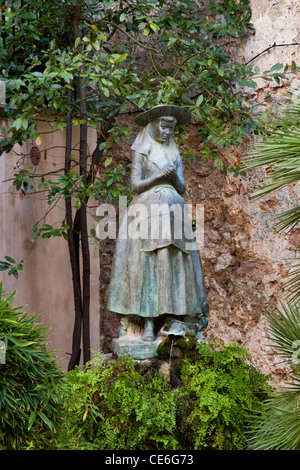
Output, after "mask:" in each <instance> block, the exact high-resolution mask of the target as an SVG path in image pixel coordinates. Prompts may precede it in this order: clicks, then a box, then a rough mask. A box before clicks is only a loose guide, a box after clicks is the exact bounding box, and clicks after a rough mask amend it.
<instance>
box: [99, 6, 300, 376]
mask: <svg viewBox="0 0 300 470" xmlns="http://www.w3.org/2000/svg"><path fill="white" fill-rule="evenodd" d="M251 5H252V12H253V17H252V21H253V23H254V26H255V28H256V34H255V36H252V37H250V38H248V39H247V41H246V42H245V44H244V45H243V47H241V49H240V51H238V54H239V57H240V60H245V61H248V60H250V59H252V58H253V57H254V56H255V55H256V54H258V53H259V52H261V51H263V50H264V49H266V48H267V47H269V46H271V45H272V44H274V42H276V43H277V44H288V43H295V42H298V41H299V31H298V25H299V16H300V9H299V4H298V2H297V1H294V0H285V1H270V0H265V1H259V0H252V2H251ZM292 60H295V62H296V63H297V65H299V64H300V48H299V47H297V46H290V47H276V48H272V49H271V50H270V51H269V52H267V53H265V54H263V55H261V56H260V57H259V58H258V59H256V60H255V65H258V66H259V67H260V68H261V70H262V71H263V70H266V69H268V68H270V67H271V66H272V65H274V64H275V63H277V62H283V63H284V64H285V63H291V61H292ZM295 78H297V77H294V76H292V77H291V80H290V81H289V82H286V83H281V84H280V85H275V84H269V82H265V81H263V80H259V82H258V83H259V87H258V90H256V91H254V92H253V91H251V90H250V91H249V92H251V93H252V94H255V95H256V98H258V100H261V99H263V97H264V96H265V94H266V93H267V92H268V93H269V94H270V96H271V97H272V98H273V102H274V103H275V104H276V103H277V102H279V101H280V99H281V97H282V93H283V92H284V90H285V89H286V87H287V86H289V85H290V84H291V83H293V80H295ZM246 92H247V93H248V91H246ZM249 97H250V98H251V96H250V95H249ZM251 144H252V143H251V140H250V139H249V141H248V142H246V143H245V144H244V145H243V146H242V147H239V148H236V147H233V148H231V149H229V150H228V151H227V152H226V153H224V155H223V159H224V160H225V161H226V162H227V163H228V166H232V165H234V164H235V163H236V162H238V161H240V159H241V158H242V156H243V155H244V154H245V153H246V152H247V151H248V150H249V148H250V147H251ZM190 145H191V148H192V150H193V153H194V155H195V159H194V160H192V162H191V163H185V165H184V170H185V178H186V183H187V192H186V199H187V202H190V203H193V204H203V205H204V217H205V236H204V245H203V247H202V248H201V251H200V253H201V258H202V262H203V269H204V274H205V283H206V288H207V295H208V301H209V304H210V308H211V313H210V318H209V325H208V327H207V329H206V330H205V336H206V338H207V339H208V340H209V341H211V340H217V341H219V342H220V343H221V344H225V343H229V342H233V341H235V342H237V343H238V344H240V345H244V346H245V348H246V349H247V350H248V352H249V353H250V355H251V357H252V359H253V363H254V365H256V366H257V367H259V368H260V369H261V370H262V371H263V372H264V373H266V374H269V373H271V374H272V375H274V376H275V377H276V378H277V380H278V381H279V382H281V381H282V380H285V379H286V377H287V375H286V370H285V367H284V365H283V364H282V363H280V362H279V359H276V358H275V357H273V356H270V355H267V353H268V352H270V346H269V344H270V341H269V339H268V331H267V323H266V318H265V312H266V311H267V310H269V309H272V308H274V307H275V306H276V305H279V303H280V301H282V300H284V298H285V291H284V282H283V276H285V275H286V274H287V272H288V262H287V261H286V259H287V258H289V257H291V251H290V249H291V248H292V249H293V248H299V246H300V237H299V232H295V233H294V234H293V235H291V236H290V237H286V236H284V235H282V234H279V233H277V232H276V231H275V230H274V228H273V222H272V218H273V216H274V215H275V214H277V213H279V212H281V211H283V210H286V209H288V208H290V207H292V206H293V205H295V204H296V203H297V199H298V191H297V187H296V186H293V187H290V188H287V189H284V190H280V191H277V192H276V194H272V195H269V196H265V197H264V198H262V199H259V200H252V199H251V197H250V195H251V192H252V190H253V189H255V188H257V187H258V186H259V184H260V182H261V181H262V179H263V178H264V177H265V170H258V171H255V172H251V174H247V176H246V177H240V176H239V177H234V176H233V174H232V173H229V174H228V175H227V176H225V175H224V174H223V173H221V172H220V171H219V170H217V169H216V167H215V165H214V163H213V162H209V161H203V160H202V159H201V145H202V142H201V140H200V138H198V137H196V129H193V128H191V138H190ZM125 151H126V149H124V152H125ZM127 152H128V149H127ZM113 250H114V243H113V242H111V241H107V242H105V243H102V244H101V247H100V272H101V274H100V284H101V285H100V304H101V347H102V349H103V351H104V352H110V351H111V339H112V338H113V337H117V336H118V320H117V318H116V316H115V315H114V314H112V313H110V312H108V311H107V309H106V303H107V288H108V285H109V280H110V269H111V261H112V256H113Z"/></svg>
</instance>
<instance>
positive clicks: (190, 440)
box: [180, 342, 270, 450]
mask: <svg viewBox="0 0 300 470" xmlns="http://www.w3.org/2000/svg"><path fill="white" fill-rule="evenodd" d="M197 353H198V358H197V359H196V360H193V361H192V362H190V361H186V362H185V363H184V365H183V368H182V371H181V380H182V392H181V394H182V398H183V400H182V404H181V410H180V413H181V422H180V431H181V435H182V439H183V441H184V443H185V444H186V446H185V447H184V448H190V449H197V450H201V449H218V450H238V449H240V450H241V449H243V448H244V447H245V443H246V438H245V431H246V429H247V426H248V425H249V419H250V411H252V412H254V411H256V412H259V411H261V409H262V400H263V399H264V398H266V397H267V395H268V393H269V392H270V388H269V386H268V384H267V378H266V377H265V376H264V375H263V374H262V373H261V372H259V371H258V370H257V369H256V368H254V367H253V366H252V365H251V360H250V357H249V355H248V353H247V352H246V351H245V349H244V348H242V347H239V346H238V345H236V344H234V343H233V344H228V345H225V346H224V347H223V348H221V347H220V346H219V345H218V344H217V343H211V344H210V345H208V344H207V343H206V342H201V344H199V345H198V346H197Z"/></svg>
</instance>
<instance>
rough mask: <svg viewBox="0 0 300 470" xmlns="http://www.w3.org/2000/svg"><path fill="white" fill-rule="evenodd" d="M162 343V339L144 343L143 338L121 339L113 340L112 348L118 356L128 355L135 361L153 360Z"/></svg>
mask: <svg viewBox="0 0 300 470" xmlns="http://www.w3.org/2000/svg"><path fill="white" fill-rule="evenodd" d="M160 343H161V340H160V339H156V340H154V341H143V340H142V339H141V338H128V337H121V338H117V339H116V338H115V339H113V341H112V347H113V352H114V353H115V355H116V356H121V355H124V354H128V355H129V356H131V357H133V359H152V358H154V357H155V356H156V352H157V348H158V346H159V344H160Z"/></svg>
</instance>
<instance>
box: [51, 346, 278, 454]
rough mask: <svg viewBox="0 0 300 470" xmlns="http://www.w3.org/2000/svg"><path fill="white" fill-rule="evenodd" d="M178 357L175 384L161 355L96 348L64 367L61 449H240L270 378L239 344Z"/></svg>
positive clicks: (195, 350) (196, 350)
mask: <svg viewBox="0 0 300 470" xmlns="http://www.w3.org/2000/svg"><path fill="white" fill-rule="evenodd" d="M189 349H190V351H189V352H190V353H191V352H192V351H191V349H193V354H189V359H183V360H180V361H179V363H178V364H177V366H176V367H177V373H178V376H179V383H180V385H178V383H177V384H176V386H174V384H173V382H172V380H168V379H167V380H166V376H163V375H162V373H161V371H160V364H161V361H160V360H158V361H154V362H152V363H150V364H148V365H147V364H146V365H145V364H144V365H141V364H139V363H138V362H135V361H134V360H133V359H131V358H129V357H126V356H124V357H120V358H118V359H117V360H116V361H112V362H110V361H109V362H107V361H105V360H104V359H103V358H102V357H101V355H100V356H99V357H98V358H97V359H96V360H95V361H94V362H93V363H92V365H93V366H92V367H90V364H88V365H87V367H86V368H85V370H84V371H80V370H79V369H78V368H76V369H75V370H73V371H71V372H68V374H67V379H68V380H67V386H66V389H65V392H64V395H65V397H66V399H65V402H66V412H65V416H66V419H65V421H64V423H63V426H62V428H61V431H60V432H59V439H58V440H59V444H58V447H59V448H61V449H68V448H72V449H102V450H122V449H123V450H145V449H148V450H159V449H161V450H163V449H166V450H173V449H177V450H180V449H220V450H221V449H236V450H237V449H243V448H244V445H245V434H244V433H245V430H246V426H247V424H248V419H249V412H250V411H252V412H255V411H256V412H258V411H259V410H260V409H261V401H262V400H263V399H264V398H265V397H266V396H267V394H268V393H269V386H268V385H267V378H266V377H265V376H263V374H261V373H260V372H259V371H258V370H257V369H255V368H254V367H253V366H251V363H250V359H249V356H248V354H247V353H246V352H245V351H244V350H243V349H242V348H239V347H238V346H237V345H234V344H233V345H226V346H225V347H224V348H221V347H218V346H217V345H215V344H212V345H211V346H208V345H207V344H206V343H203V344H200V345H198V346H196V345H195V344H194V343H193V347H192V346H191V347H190V348H189Z"/></svg>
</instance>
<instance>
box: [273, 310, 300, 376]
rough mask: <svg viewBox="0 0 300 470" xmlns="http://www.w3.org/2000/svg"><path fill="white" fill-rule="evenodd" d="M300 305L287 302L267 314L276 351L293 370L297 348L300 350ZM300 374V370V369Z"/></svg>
mask: <svg viewBox="0 0 300 470" xmlns="http://www.w3.org/2000/svg"><path fill="white" fill-rule="evenodd" d="M299 307H300V304H299V303H295V304H292V303H290V302H287V303H286V304H283V303H282V304H281V309H279V308H278V307H277V308H276V309H275V311H274V312H269V313H268V314H267V320H268V329H269V332H270V334H271V340H272V344H273V346H274V348H275V349H276V351H277V352H278V353H279V354H281V355H282V356H284V357H285V358H286V359H287V360H288V361H289V363H290V364H291V366H292V367H293V368H295V366H296V369H297V363H295V361H294V358H295V352H296V348H297V347H298V348H300V311H299ZM299 372H300V368H299Z"/></svg>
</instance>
